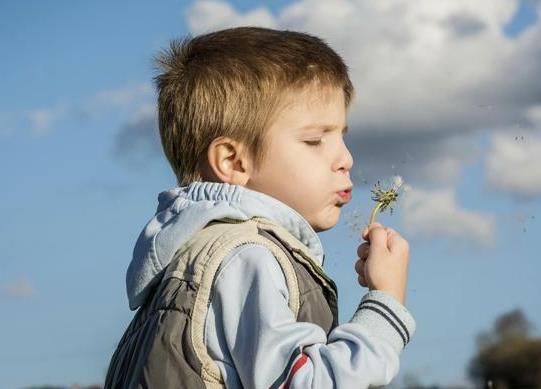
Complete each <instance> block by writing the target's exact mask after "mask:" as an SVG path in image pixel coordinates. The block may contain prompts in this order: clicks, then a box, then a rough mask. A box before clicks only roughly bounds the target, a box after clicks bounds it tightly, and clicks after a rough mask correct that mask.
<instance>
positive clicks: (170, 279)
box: [105, 217, 338, 389]
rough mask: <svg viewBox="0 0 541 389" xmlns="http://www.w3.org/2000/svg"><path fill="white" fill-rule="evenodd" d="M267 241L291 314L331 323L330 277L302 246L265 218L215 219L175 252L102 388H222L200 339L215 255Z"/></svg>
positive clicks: (218, 258) (334, 316)
mask: <svg viewBox="0 0 541 389" xmlns="http://www.w3.org/2000/svg"><path fill="white" fill-rule="evenodd" d="M249 243H255V244H259V245H262V246H264V247H266V248H268V249H269V250H270V251H271V252H272V253H273V254H274V256H275V257H276V260H277V262H278V263H279V264H280V267H281V269H282V271H283V273H284V276H285V280H286V284H287V288H288V291H289V302H288V304H289V308H290V309H291V311H292V312H293V313H294V314H295V316H296V318H297V321H307V322H311V323H315V324H317V325H319V326H320V327H322V328H323V329H324V330H325V331H326V332H327V333H329V332H330V331H331V330H332V329H333V328H334V327H336V326H337V325H338V309H337V291H336V286H335V285H334V282H333V281H332V280H331V279H330V278H328V276H326V275H325V273H324V271H323V269H322V268H321V267H320V266H319V265H318V264H317V263H316V261H315V260H314V259H313V258H311V256H310V252H309V250H308V248H307V247H306V246H305V245H304V244H303V243H301V242H300V241H299V240H298V239H296V238H295V237H294V236H293V235H291V233H290V232H289V231H287V230H286V229H285V228H283V227H282V226H280V225H278V224H276V223H274V222H273V221H271V220H269V219H265V218H262V217H254V218H252V219H250V220H247V221H240V220H234V219H228V218H224V219H220V220H214V221H212V222H210V223H208V224H207V226H206V227H205V228H204V229H202V230H201V231H199V232H198V233H196V234H195V235H194V236H193V237H192V238H191V239H189V240H188V242H186V243H185V244H184V245H183V246H182V247H181V248H180V249H179V250H177V252H176V253H175V255H174V257H173V259H172V261H171V262H170V264H169V265H168V266H167V267H166V269H164V271H163V273H162V274H163V277H162V279H161V281H160V283H159V284H158V285H156V286H155V288H154V290H153V291H152V294H151V296H149V298H148V299H147V301H146V302H145V304H144V305H143V306H141V307H140V308H139V310H138V311H137V313H136V314H135V317H134V318H133V320H132V322H131V323H130V325H129V326H128V328H127V329H126V331H125V333H124V335H123V337H122V339H121V340H120V342H119V344H118V346H117V349H116V351H115V353H114V354H113V356H112V358H111V362H110V365H109V369H108V372H107V376H106V381H105V388H160V389H166V388H190V389H195V388H224V387H225V386H224V383H223V379H222V377H221V374H220V371H219V369H218V366H217V365H216V363H215V362H214V361H213V360H212V358H211V357H210V356H209V354H208V352H207V348H206V346H205V343H204V330H205V318H206V315H207V311H208V307H209V304H210V300H211V297H212V296H211V293H212V286H213V284H214V279H215V277H216V275H217V273H218V270H219V267H220V264H221V263H222V260H223V259H224V258H226V257H227V256H228V255H229V253H230V252H231V251H232V250H233V249H235V248H236V247H238V246H240V245H244V244H249Z"/></svg>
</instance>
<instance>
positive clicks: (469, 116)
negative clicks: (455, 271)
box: [187, 0, 541, 186]
mask: <svg viewBox="0 0 541 389" xmlns="http://www.w3.org/2000/svg"><path fill="white" fill-rule="evenodd" d="M518 4H519V3H518V1H509V0H479V1H475V2H473V1H470V0H441V1H437V2H434V1H433V0H419V1H407V0H398V1H397V0H381V1H362V0H337V1H333V2H330V1H326V0H301V1H296V2H294V3H292V4H290V5H288V6H285V7H284V8H283V9H282V10H281V11H280V12H279V13H278V14H276V15H273V14H271V13H270V12H268V11H266V10H265V9H264V8H257V9H255V10H251V11H247V12H239V11H237V10H235V9H234V8H233V7H232V6H231V5H229V4H228V3H227V2H225V1H199V2H195V3H194V5H193V7H192V8H190V9H189V10H188V12H187V19H188V21H189V26H190V28H191V31H192V32H193V33H201V32H203V31H211V30H218V29H222V28H225V27H233V26H238V25H259V26H263V27H271V28H279V29H290V30H298V31H303V32H308V33H311V34H314V35H316V36H318V37H321V38H323V39H324V40H325V41H327V42H328V43H329V44H330V46H331V47H333V48H334V49H335V50H336V51H337V52H338V53H339V54H340V55H342V57H343V58H344V60H345V61H346V63H347V65H348V66H349V68H350V75H351V78H352V80H353V82H354V85H355V87H356V92H357V93H356V99H355V100H354V101H353V106H352V109H351V111H350V116H349V125H350V128H351V131H350V133H351V138H352V140H351V142H350V146H351V148H352V151H353V153H354V155H358V156H359V157H358V158H356V163H358V164H360V166H362V168H363V170H364V171H365V172H367V171H368V172H371V176H370V177H364V178H368V179H369V180H370V181H373V179H374V178H375V177H378V176H386V175H389V174H391V173H394V172H391V171H389V169H388V168H387V167H388V166H390V165H395V166H400V168H401V169H402V171H397V172H396V173H400V174H403V175H404V176H405V177H406V180H407V181H410V182H411V181H416V182H423V181H425V180H429V182H430V183H432V184H434V183H436V184H445V185H449V186H451V185H454V184H455V183H456V180H457V179H458V177H459V172H460V171H461V168H462V167H463V166H464V164H466V163H468V162H471V158H472V157H471V156H472V155H476V156H478V155H479V152H478V151H477V150H476V147H475V146H472V143H473V142H475V141H476V139H475V138H474V137H475V136H477V135H476V133H477V132H478V131H479V130H489V131H492V130H494V129H498V128H502V127H504V126H506V125H511V124H513V123H517V122H524V121H529V120H530V119H531V117H532V115H534V114H535V112H537V111H535V109H534V108H532V107H536V106H537V105H538V104H539V101H540V100H541V78H540V77H539V76H538V75H539V74H540V72H541V23H537V24H535V25H533V26H530V27H529V29H528V30H526V31H525V32H524V33H522V34H521V35H519V36H518V37H517V38H515V39H510V38H508V37H506V36H505V34H504V32H503V27H504V25H505V24H506V23H508V22H509V21H510V19H511V18H512V16H513V14H514V12H515V11H516V9H517V7H518ZM532 112H533V113H532ZM535 115H537V114H535ZM535 115H534V116H535ZM538 116H539V115H537V116H536V117H538ZM366 145H370V147H368V146H366ZM472 149H473V150H472ZM387 151H388V152H387ZM408 153H409V154H411V155H414V158H413V159H411V160H409V161H407V164H402V165H401V164H400V159H404V155H407V154H408ZM383 167H385V168H383ZM385 169H386V170H385ZM442 173H443V174H442ZM357 178H358V177H357Z"/></svg>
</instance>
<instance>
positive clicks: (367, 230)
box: [362, 222, 383, 240]
mask: <svg viewBox="0 0 541 389" xmlns="http://www.w3.org/2000/svg"><path fill="white" fill-rule="evenodd" d="M374 227H383V226H382V225H381V224H380V223H377V222H375V223H371V224H369V225H368V226H366V227H365V228H364V230H363V232H362V237H363V239H364V240H369V235H370V230H371V229H372V228H374Z"/></svg>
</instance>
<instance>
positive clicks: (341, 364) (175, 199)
mask: <svg viewBox="0 0 541 389" xmlns="http://www.w3.org/2000/svg"><path fill="white" fill-rule="evenodd" d="M253 216H262V217H266V218H268V219H270V220H273V221H274V222H276V223H278V224H280V225H281V226H283V227H284V228H285V229H287V230H288V231H289V232H290V233H291V234H292V235H293V236H295V237H296V238H297V239H298V240H299V241H301V242H302V243H303V244H304V245H305V246H307V247H308V248H309V250H310V252H311V254H312V257H313V258H314V259H315V260H316V261H317V263H318V264H319V265H320V266H323V261H324V252H323V247H322V244H321V241H320V239H319V236H318V235H317V233H316V232H315V231H314V229H313V228H312V227H311V226H310V224H309V223H308V222H307V221H306V219H304V218H303V217H302V216H301V215H300V214H299V213H298V212H296V211H295V210H294V209H292V208H291V207H289V206H288V205H286V204H285V203H283V202H281V201H280V200H278V199H276V198H274V197H271V196H269V195H266V194H264V193H261V192H257V191H254V190H250V189H247V188H245V187H242V186H237V185H230V184H226V183H216V182H193V183H191V184H190V185H188V186H185V187H180V188H173V189H171V190H168V191H164V192H162V193H160V194H159V197H158V209H157V211H156V214H155V215H154V217H153V218H152V219H151V220H150V221H149V222H148V223H147V225H146V226H145V228H144V229H143V231H142V232H141V234H140V236H139V238H138V240H137V243H136V244H135V248H134V252H133V259H132V261H131V263H130V265H129V267H128V271H127V276H126V285H127V292H128V300H129V305H130V308H131V309H132V310H135V309H137V308H138V307H139V306H141V305H142V304H143V303H144V301H145V299H146V298H147V297H148V292H149V289H150V288H151V286H152V285H153V284H154V283H155V282H157V281H158V279H159V277H158V275H159V274H160V273H161V271H162V270H163V269H164V268H165V267H166V266H167V264H168V263H169V262H170V261H171V259H172V257H173V254H174V253H175V252H176V251H177V249H178V248H180V247H181V246H182V245H183V244H184V243H185V242H186V241H187V240H188V239H189V238H190V237H191V236H192V235H193V234H194V233H196V232H198V231H200V230H201V229H202V228H203V227H204V226H205V225H206V224H207V223H208V222H209V221H211V220H214V219H220V218H223V217H229V218H233V219H239V220H247V219H250V218H251V217H253ZM213 287H214V293H213V297H212V301H211V304H210V306H209V312H208V314H207V318H206V322H205V344H206V345H207V349H208V352H209V355H210V356H211V357H212V358H213V359H214V360H215V361H216V363H217V365H218V367H219V369H220V371H221V373H222V377H223V378H224V381H225V383H226V386H227V387H228V388H269V387H272V388H282V387H289V388H335V387H339V388H366V387H369V386H380V385H386V384H388V383H389V382H390V381H391V380H392V379H393V378H394V377H395V376H396V374H397V373H398V369H399V356H400V353H401V351H402V350H403V348H404V347H405V345H406V344H407V343H408V342H409V341H410V339H411V337H412V336H413V334H414V332H415V321H414V319H413V317H412V316H411V314H410V313H409V312H408V310H407V309H406V308H405V307H404V306H403V305H402V304H401V303H400V302H399V301H397V300H396V299H394V298H393V297H392V296H391V295H389V294H387V293H385V292H382V291H378V290H373V291H370V292H368V293H366V294H365V295H364V297H363V298H362V300H361V302H360V304H359V308H358V309H357V311H356V312H355V313H354V315H353V317H352V318H351V320H350V321H349V322H347V323H344V324H342V325H339V326H337V327H336V328H335V329H333V330H332V331H331V333H330V334H329V336H327V334H326V333H325V331H324V330H323V329H322V328H321V327H319V326H317V325H315V324H312V323H305V322H297V321H296V319H295V317H294V315H293V313H292V312H291V310H290V309H289V307H288V289H287V285H286V281H285V277H284V275H283V273H282V270H281V268H280V265H279V264H278V262H277V261H276V259H275V258H274V256H273V254H272V253H271V252H270V251H269V250H268V249H267V248H265V247H263V246H261V245H257V244H246V245H242V246H240V247H238V248H236V249H235V250H233V252H232V253H231V254H230V255H229V256H228V257H226V258H225V259H224V261H223V262H222V264H221V266H220V269H219V271H218V274H217V277H216V281H215V283H214V285H213ZM246 323H249V325H247V324H246Z"/></svg>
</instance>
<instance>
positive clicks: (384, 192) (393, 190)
mask: <svg viewBox="0 0 541 389" xmlns="http://www.w3.org/2000/svg"><path fill="white" fill-rule="evenodd" d="M402 184H404V180H403V179H402V177H401V176H394V177H393V181H392V183H391V185H390V187H389V188H388V189H387V188H382V186H381V184H380V182H379V181H378V182H377V183H376V184H375V185H374V189H371V190H370V191H371V192H372V194H373V196H372V200H374V201H375V202H377V204H376V206H375V207H374V209H373V210H372V213H371V214H370V222H369V224H372V223H374V221H375V220H376V213H377V212H378V211H381V212H383V211H385V210H386V209H387V208H389V209H390V210H391V215H392V214H393V207H392V204H393V203H395V202H396V200H397V199H398V192H399V190H400V188H401V187H402Z"/></svg>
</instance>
